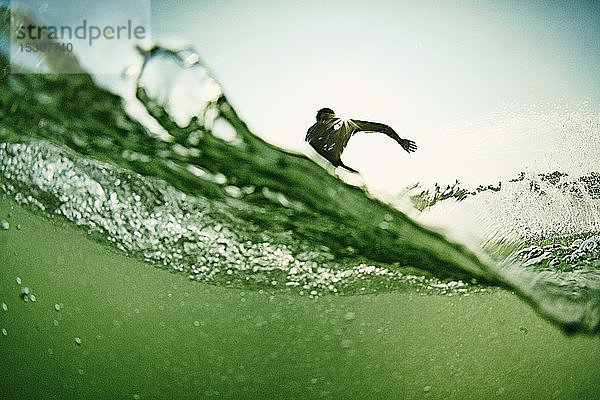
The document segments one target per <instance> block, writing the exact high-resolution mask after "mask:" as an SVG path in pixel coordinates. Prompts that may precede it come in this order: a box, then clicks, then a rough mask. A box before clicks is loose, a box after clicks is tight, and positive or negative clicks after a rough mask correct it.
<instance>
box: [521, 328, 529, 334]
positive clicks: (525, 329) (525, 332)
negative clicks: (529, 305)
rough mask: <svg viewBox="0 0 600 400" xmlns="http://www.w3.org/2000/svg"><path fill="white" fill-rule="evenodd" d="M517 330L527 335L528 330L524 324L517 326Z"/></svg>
mask: <svg viewBox="0 0 600 400" xmlns="http://www.w3.org/2000/svg"><path fill="white" fill-rule="evenodd" d="M519 330H520V331H521V333H523V334H524V335H527V332H529V331H528V330H527V328H525V327H524V326H521V327H519Z"/></svg>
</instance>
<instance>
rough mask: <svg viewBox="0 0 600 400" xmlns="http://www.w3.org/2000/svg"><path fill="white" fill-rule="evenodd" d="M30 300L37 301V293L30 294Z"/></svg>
mask: <svg viewBox="0 0 600 400" xmlns="http://www.w3.org/2000/svg"><path fill="white" fill-rule="evenodd" d="M29 300H30V301H31V302H35V301H36V300H37V299H36V297H35V294H30V295H29Z"/></svg>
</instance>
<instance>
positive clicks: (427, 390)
mask: <svg viewBox="0 0 600 400" xmlns="http://www.w3.org/2000/svg"><path fill="white" fill-rule="evenodd" d="M423 391H424V392H429V391H431V386H425V387H424V388H423Z"/></svg>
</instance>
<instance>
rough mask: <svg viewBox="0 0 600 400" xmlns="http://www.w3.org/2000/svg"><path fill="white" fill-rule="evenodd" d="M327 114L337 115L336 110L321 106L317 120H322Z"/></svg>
mask: <svg viewBox="0 0 600 400" xmlns="http://www.w3.org/2000/svg"><path fill="white" fill-rule="evenodd" d="M326 114H331V115H335V112H334V111H333V110H332V109H331V108H321V109H320V110H319V111H317V121H320V120H321V119H322V118H323V116H324V115H326Z"/></svg>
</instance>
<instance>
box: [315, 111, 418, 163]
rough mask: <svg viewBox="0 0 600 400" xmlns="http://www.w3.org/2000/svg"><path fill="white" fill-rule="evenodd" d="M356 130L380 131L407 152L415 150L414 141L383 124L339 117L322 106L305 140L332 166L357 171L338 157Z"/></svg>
mask: <svg viewBox="0 0 600 400" xmlns="http://www.w3.org/2000/svg"><path fill="white" fill-rule="evenodd" d="M357 132H381V133H383V134H385V135H387V136H389V137H391V138H392V139H394V140H395V141H396V142H398V144H400V146H402V148H403V149H404V150H406V151H407V152H408V153H411V152H414V151H416V150H417V145H416V144H415V142H413V141H412V140H408V139H402V138H401V137H400V136H398V134H397V133H396V132H395V131H394V130H393V129H392V128H390V127H389V126H387V125H385V124H380V123H378V122H369V121H360V120H357V119H341V118H339V117H338V116H336V115H335V112H333V110H332V109H331V108H322V109H320V110H319V111H318V112H317V122H316V123H315V124H314V125H313V126H311V127H310V128H309V129H308V132H307V133H306V141H307V142H308V143H309V144H310V145H311V146H312V147H313V148H314V149H315V150H316V151H317V153H319V154H320V155H322V156H323V157H325V158H326V159H327V160H328V161H329V162H330V163H331V164H333V166H335V167H343V168H345V169H347V170H348V171H352V172H358V171H356V170H355V169H353V168H350V167H348V166H347V165H344V163H343V162H342V160H341V159H340V157H341V155H342V152H343V151H344V148H345V147H346V145H347V144H348V141H349V140H350V138H351V137H352V135H354V134H355V133H357Z"/></svg>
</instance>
